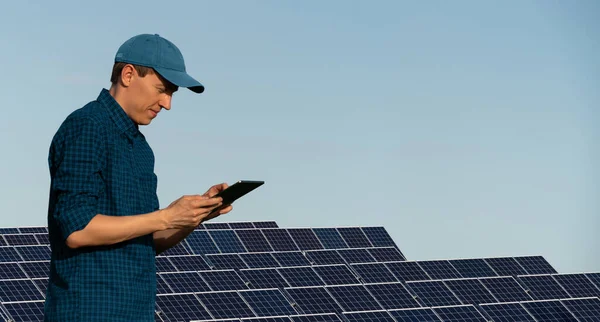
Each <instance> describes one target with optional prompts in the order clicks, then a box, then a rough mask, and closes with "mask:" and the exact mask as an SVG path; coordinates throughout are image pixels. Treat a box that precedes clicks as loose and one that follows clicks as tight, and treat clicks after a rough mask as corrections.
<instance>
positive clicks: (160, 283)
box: [156, 273, 175, 294]
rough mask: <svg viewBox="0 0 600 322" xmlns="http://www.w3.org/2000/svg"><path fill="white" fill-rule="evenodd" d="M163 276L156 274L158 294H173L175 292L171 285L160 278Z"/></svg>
mask: <svg viewBox="0 0 600 322" xmlns="http://www.w3.org/2000/svg"><path fill="white" fill-rule="evenodd" d="M160 275H161V274H159V273H156V294H173V293H175V292H173V290H172V289H171V288H170V287H169V284H167V282H166V281H165V280H164V279H163V278H162V277H161V276H160Z"/></svg>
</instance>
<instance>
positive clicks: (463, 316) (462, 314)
mask: <svg viewBox="0 0 600 322" xmlns="http://www.w3.org/2000/svg"><path fill="white" fill-rule="evenodd" d="M433 311H435V313H437V315H439V316H440V317H441V318H442V321H461V322H462V321H464V322H486V320H485V318H484V317H483V315H481V313H479V311H477V309H476V308H475V307H474V306H473V305H461V306H448V307H436V308H434V309H433Z"/></svg>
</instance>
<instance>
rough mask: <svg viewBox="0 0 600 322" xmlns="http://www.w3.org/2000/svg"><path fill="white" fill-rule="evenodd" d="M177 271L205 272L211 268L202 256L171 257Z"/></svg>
mask: <svg viewBox="0 0 600 322" xmlns="http://www.w3.org/2000/svg"><path fill="white" fill-rule="evenodd" d="M169 259H170V260H171V263H173V266H175V269H176V270H178V271H180V272H190V271H203V270H208V269H210V267H209V266H208V264H207V263H206V261H205V260H204V258H202V256H201V255H181V256H169Z"/></svg>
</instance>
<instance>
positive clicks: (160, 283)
mask: <svg viewBox="0 0 600 322" xmlns="http://www.w3.org/2000/svg"><path fill="white" fill-rule="evenodd" d="M160 275H161V274H159V273H156V294H173V293H179V292H173V290H172V289H171V288H170V287H169V284H167V282H166V281H165V280H164V279H163V278H162V277H161V276H160ZM203 283H204V281H203Z"/></svg>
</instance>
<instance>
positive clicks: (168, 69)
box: [115, 34, 204, 93]
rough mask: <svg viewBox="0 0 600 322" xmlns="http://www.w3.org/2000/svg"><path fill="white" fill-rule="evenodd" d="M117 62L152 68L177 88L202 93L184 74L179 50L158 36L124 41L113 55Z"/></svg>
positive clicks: (187, 75) (200, 86)
mask: <svg viewBox="0 0 600 322" xmlns="http://www.w3.org/2000/svg"><path fill="white" fill-rule="evenodd" d="M117 62H122V63H129V64H133V65H140V66H145V67H150V68H153V69H154V70H155V71H156V72H157V73H158V74H160V75H161V76H162V77H164V78H165V79H166V80H168V81H169V82H171V83H173V84H175V85H177V86H179V87H186V88H188V89H190V90H191V91H193V92H195V93H202V92H204V85H202V84H200V82H199V81H197V80H195V79H194V78H193V77H192V76H190V75H189V74H188V73H187V72H186V70H185V62H184V60H183V55H182V54H181V51H180V50H179V48H177V46H175V45H174V44H173V43H172V42H170V41H168V40H166V39H165V38H163V37H161V36H159V35H158V34H154V35H151V34H141V35H137V36H134V37H132V38H130V39H128V40H127V41H125V42H124V43H123V44H122V45H121V47H119V50H117V54H116V55H115V63H117Z"/></svg>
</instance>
